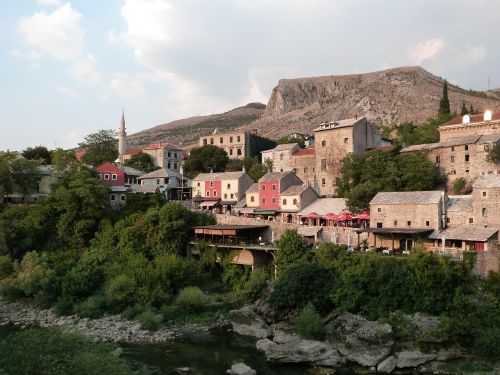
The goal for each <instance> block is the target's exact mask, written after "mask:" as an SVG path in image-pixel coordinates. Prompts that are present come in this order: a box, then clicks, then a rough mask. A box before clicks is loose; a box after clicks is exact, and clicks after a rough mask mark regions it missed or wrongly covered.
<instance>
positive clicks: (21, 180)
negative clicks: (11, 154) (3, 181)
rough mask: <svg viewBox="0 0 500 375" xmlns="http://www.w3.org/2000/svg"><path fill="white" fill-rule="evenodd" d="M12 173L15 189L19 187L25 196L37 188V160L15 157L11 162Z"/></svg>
mask: <svg viewBox="0 0 500 375" xmlns="http://www.w3.org/2000/svg"><path fill="white" fill-rule="evenodd" d="M10 173H11V179H12V184H13V185H14V187H15V188H14V189H16V188H17V189H18V190H19V192H20V193H22V194H23V196H25V197H26V196H27V195H29V194H31V193H34V192H35V191H36V190H37V187H38V175H39V173H38V163H37V162H36V161H34V160H27V159H22V158H19V159H14V160H12V161H11V162H10ZM14 189H13V190H14Z"/></svg>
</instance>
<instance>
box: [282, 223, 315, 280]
mask: <svg viewBox="0 0 500 375" xmlns="http://www.w3.org/2000/svg"><path fill="white" fill-rule="evenodd" d="M276 247H277V251H276V260H275V264H276V267H277V270H278V274H282V273H283V272H285V271H286V270H287V268H289V267H291V266H293V265H294V264H297V263H304V262H306V261H307V259H308V257H309V245H308V243H307V242H306V240H305V239H304V237H302V236H301V235H300V234H298V233H297V231H296V230H290V229H287V230H286V231H285V233H283V235H282V236H281V237H280V238H279V240H277V241H276Z"/></svg>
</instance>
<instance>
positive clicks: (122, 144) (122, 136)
mask: <svg viewBox="0 0 500 375" xmlns="http://www.w3.org/2000/svg"><path fill="white" fill-rule="evenodd" d="M126 137H127V132H126V131H125V109H124V110H122V119H121V121H120V129H119V130H118V160H117V162H118V163H119V164H123V156H124V155H125V151H126V148H127V139H126Z"/></svg>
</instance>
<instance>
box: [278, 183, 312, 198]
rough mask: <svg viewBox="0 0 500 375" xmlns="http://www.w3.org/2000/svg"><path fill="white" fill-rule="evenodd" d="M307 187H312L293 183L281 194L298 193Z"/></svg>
mask: <svg viewBox="0 0 500 375" xmlns="http://www.w3.org/2000/svg"><path fill="white" fill-rule="evenodd" d="M307 189H312V188H311V187H310V186H306V185H294V186H290V187H289V188H288V189H286V190H285V191H284V192H283V193H281V195H287V196H288V195H300V194H302V193H303V192H304V191H306V190H307Z"/></svg>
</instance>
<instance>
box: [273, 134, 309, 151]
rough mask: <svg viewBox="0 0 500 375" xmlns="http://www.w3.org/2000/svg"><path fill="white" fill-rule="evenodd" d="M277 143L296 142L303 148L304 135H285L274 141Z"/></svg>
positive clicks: (304, 143) (304, 144) (304, 142)
mask: <svg viewBox="0 0 500 375" xmlns="http://www.w3.org/2000/svg"><path fill="white" fill-rule="evenodd" d="M276 143H277V144H279V145H282V144H286V143H298V144H299V146H300V147H302V148H304V147H305V146H306V137H305V136H303V135H302V134H299V135H298V136H292V135H285V136H283V137H281V138H280V139H278V140H277V141H276Z"/></svg>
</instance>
